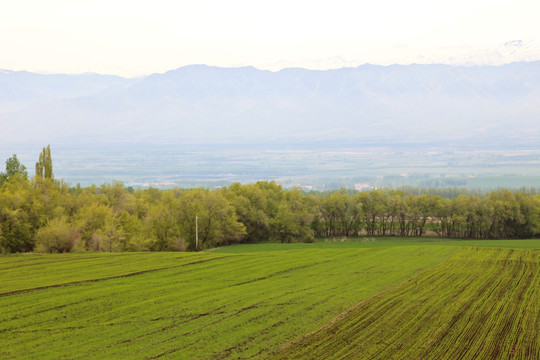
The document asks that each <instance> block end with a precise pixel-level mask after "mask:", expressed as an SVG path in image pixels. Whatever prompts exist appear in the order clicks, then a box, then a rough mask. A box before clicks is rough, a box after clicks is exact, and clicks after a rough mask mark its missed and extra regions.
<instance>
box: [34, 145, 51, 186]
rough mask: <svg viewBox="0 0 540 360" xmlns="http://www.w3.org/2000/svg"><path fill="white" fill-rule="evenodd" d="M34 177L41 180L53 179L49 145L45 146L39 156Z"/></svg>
mask: <svg viewBox="0 0 540 360" xmlns="http://www.w3.org/2000/svg"><path fill="white" fill-rule="evenodd" d="M36 176H37V177H40V178H42V179H53V166H52V159H51V145H47V147H46V148H43V151H42V152H41V153H40V154H39V161H38V162H37V163H36Z"/></svg>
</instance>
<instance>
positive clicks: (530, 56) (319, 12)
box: [0, 0, 540, 77]
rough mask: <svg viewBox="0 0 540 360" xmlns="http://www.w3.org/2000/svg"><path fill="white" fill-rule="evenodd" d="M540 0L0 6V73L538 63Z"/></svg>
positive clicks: (53, 1) (25, 0) (97, 0)
mask: <svg viewBox="0 0 540 360" xmlns="http://www.w3.org/2000/svg"><path fill="white" fill-rule="evenodd" d="M538 14H540V1H539V0H515V1H511V0H451V1H443V0H440V1H438V0H408V1H403V0H378V1H373V0H370V1H362V0H357V1H342V0H333V1H317V0H311V1H304V0H301V1H294V0H286V1H284V0H272V1H266V0H264V1H256V0H227V1H224V0H193V1H182V0H153V1H148V0H145V1H139V0H107V1H105V0H47V1H43V0H17V1H14V0H0V69H5V70H27V71H32V72H40V73H70V74H74V73H84V72H95V73H102V74H117V75H121V76H129V77H133V76H141V75H146V74H151V73H156V72H165V71H168V70H171V69H176V68H179V67H181V66H185V65H190V64H207V65H214V66H223V67H232V66H248V65H250V66H255V67H257V68H260V69H268V70H273V71H275V70H279V69H281V68H285V67H304V68H309V69H328V68H337V67H342V66H358V65H361V64H364V63H371V64H380V65H389V64H410V63H449V64H459V65H461V64H493V65H497V64H501V63H507V62H512V61H530V60H540V21H538Z"/></svg>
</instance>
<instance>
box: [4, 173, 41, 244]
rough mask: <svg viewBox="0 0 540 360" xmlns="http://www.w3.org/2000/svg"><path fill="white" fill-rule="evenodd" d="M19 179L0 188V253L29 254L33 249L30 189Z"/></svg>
mask: <svg viewBox="0 0 540 360" xmlns="http://www.w3.org/2000/svg"><path fill="white" fill-rule="evenodd" d="M19 179H20V177H19V176H16V177H15V178H14V179H10V181H8V182H6V183H5V184H4V185H3V186H2V187H0V228H1V230H0V231H1V233H2V238H1V242H0V249H1V250H2V252H11V253H14V252H29V251H32V250H33V249H34V234H35V231H36V227H37V225H36V224H35V222H33V221H32V219H31V217H30V214H31V211H32V187H31V185H30V183H29V182H28V181H19Z"/></svg>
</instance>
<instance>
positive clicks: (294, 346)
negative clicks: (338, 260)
mask: <svg viewBox="0 0 540 360" xmlns="http://www.w3.org/2000/svg"><path fill="white" fill-rule="evenodd" d="M539 271H540V267H539V252H538V251H536V250H510V249H504V250H503V249H488V248H484V249H481V248H469V249H465V250H462V251H461V252H459V253H458V254H456V255H455V256H454V257H453V258H451V259H449V260H448V261H446V262H444V263H443V264H441V265H440V266H438V267H437V268H436V269H434V270H433V271H429V272H426V273H424V274H422V275H421V276H418V277H416V278H414V279H413V280H411V281H409V282H407V283H405V284H404V285H403V286H401V287H399V288H397V289H395V290H393V291H391V292H388V293H385V294H382V295H380V296H377V297H374V298H373V299H371V300H369V301H365V302H362V303H360V304H358V305H357V306H356V307H354V308H352V309H351V310H350V311H348V312H346V313H344V314H342V316H340V317H338V318H336V319H335V320H334V321H332V322H329V323H328V324H327V325H326V326H324V327H322V328H320V329H319V330H318V331H315V332H313V333H311V334H309V335H306V336H305V337H304V338H302V339H301V340H299V341H296V342H293V343H291V344H290V345H287V346H285V347H284V348H282V349H281V351H279V352H277V353H276V354H274V357H275V358H281V359H291V358H294V359H302V358H305V359H512V358H515V359H534V360H536V359H539V358H540V348H539V346H540V343H539V340H538V338H539V336H538V334H540V301H539V299H540V276H539V275H540V274H539Z"/></svg>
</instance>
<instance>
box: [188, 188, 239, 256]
mask: <svg viewBox="0 0 540 360" xmlns="http://www.w3.org/2000/svg"><path fill="white" fill-rule="evenodd" d="M179 205H180V209H179V210H180V211H179V218H178V222H179V224H180V229H181V232H182V235H183V237H184V239H185V240H186V242H187V245H188V247H189V249H190V250H195V245H196V227H195V217H197V218H198V230H199V249H205V248H210V247H214V246H221V245H231V244H235V243H239V242H240V241H241V240H242V239H243V238H244V236H245V235H246V227H245V226H244V224H242V223H241V222H239V221H238V217H237V215H236V212H235V210H234V207H233V206H232V205H231V204H230V203H229V202H228V201H227V200H226V198H225V197H224V196H223V194H222V193H221V192H217V191H209V190H206V189H192V190H189V191H186V192H185V193H183V194H182V196H181V197H180V204H179Z"/></svg>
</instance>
